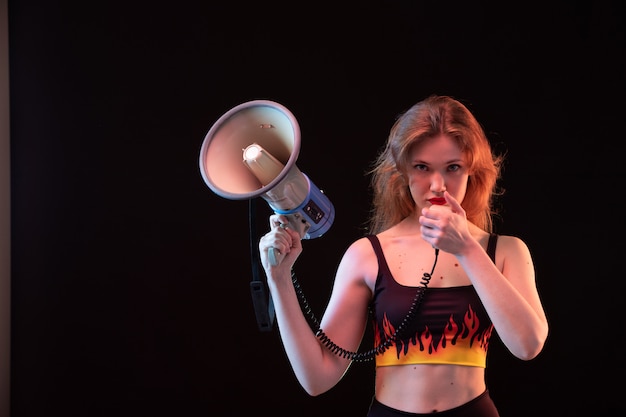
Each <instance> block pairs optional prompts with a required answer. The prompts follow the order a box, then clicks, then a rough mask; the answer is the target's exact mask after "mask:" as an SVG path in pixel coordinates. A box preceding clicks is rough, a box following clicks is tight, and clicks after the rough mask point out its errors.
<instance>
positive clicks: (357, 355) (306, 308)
mask: <svg viewBox="0 0 626 417" xmlns="http://www.w3.org/2000/svg"><path fill="white" fill-rule="evenodd" d="M438 258H439V249H437V248H435V260H434V262H433V267H432V270H431V271H430V273H428V272H424V275H423V276H422V280H421V281H420V284H421V287H418V288H417V292H416V294H415V298H414V299H413V302H412V303H411V307H410V308H409V311H408V313H407V314H406V316H405V317H404V319H403V320H402V322H401V323H400V325H399V326H398V327H397V328H396V330H395V331H394V332H393V335H391V336H390V337H386V338H385V340H383V341H382V342H381V343H380V344H379V345H378V346H376V347H374V348H372V349H370V350H368V351H366V352H352V351H349V350H346V349H344V348H342V347H340V346H338V345H337V344H335V343H334V342H333V341H332V340H331V339H330V338H329V337H328V336H327V335H326V333H324V331H323V330H322V329H321V328H320V325H319V321H318V320H317V318H316V317H315V314H313V312H312V310H311V307H310V305H309V303H308V301H307V300H306V297H305V296H304V293H303V291H302V288H301V287H300V283H299V282H298V279H297V277H296V273H295V272H294V270H293V269H292V270H291V281H292V282H293V286H294V288H295V290H296V294H297V295H298V299H299V301H300V306H301V308H302V311H303V312H304V313H305V315H306V316H307V317H308V319H309V322H310V324H311V327H312V329H313V330H314V331H315V336H316V337H317V338H318V339H320V342H321V343H322V344H323V345H324V346H326V348H328V350H330V351H331V352H333V353H334V354H336V355H339V356H341V357H342V358H345V359H349V360H351V361H354V362H367V361H370V360H372V359H374V357H376V356H377V355H380V354H382V353H384V352H385V351H386V350H387V349H389V347H391V345H392V344H393V343H394V342H395V341H397V340H399V339H400V338H401V336H402V332H404V330H405V329H406V327H407V326H408V324H409V323H410V322H411V321H412V320H413V319H414V318H415V315H416V314H417V311H418V309H419V306H420V305H421V303H422V300H423V299H424V292H425V291H426V288H427V287H428V283H429V282H430V279H431V278H432V275H433V273H434V272H435V266H436V265H437V259H438ZM370 313H371V311H370Z"/></svg>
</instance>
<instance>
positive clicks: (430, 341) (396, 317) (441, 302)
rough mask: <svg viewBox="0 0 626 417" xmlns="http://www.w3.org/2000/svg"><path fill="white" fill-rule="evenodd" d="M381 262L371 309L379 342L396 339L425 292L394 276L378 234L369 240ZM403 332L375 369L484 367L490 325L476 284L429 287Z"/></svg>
mask: <svg viewBox="0 0 626 417" xmlns="http://www.w3.org/2000/svg"><path fill="white" fill-rule="evenodd" d="M497 237H498V235H496V234H491V235H490V237H489V243H488V245H487V253H488V254H489V257H490V258H491V260H492V261H495V248H496V241H497ZM367 238H368V239H369V240H370V242H371V243H372V247H373V248H374V252H375V253H376V257H377V258H378V276H377V277H376V284H375V288H374V297H373V299H372V302H371V305H370V308H371V311H372V314H373V327H374V343H375V346H378V345H379V344H380V343H382V342H383V341H385V340H388V339H389V338H390V337H392V336H393V335H394V332H395V330H396V329H397V327H398V326H399V325H400V323H402V322H403V321H404V320H405V319H406V317H407V314H408V312H409V310H410V308H411V305H412V304H413V302H414V301H415V297H416V294H417V291H420V290H419V289H418V288H420V287H412V286H405V285H401V284H399V283H398V282H397V281H396V280H395V279H394V277H393V275H392V274H391V271H390V270H389V266H388V264H387V260H386V259H385V256H384V254H383V251H382V248H381V246H380V241H379V240H378V237H376V236H375V235H368V236H367ZM405 326H406V329H405V330H404V331H402V333H401V334H402V335H403V336H402V338H401V339H400V340H396V341H394V342H393V343H392V344H391V346H390V348H389V349H387V350H385V351H384V352H383V353H381V354H379V355H377V356H376V366H391V365H407V364H453V365H466V366H478V367H483V368H484V367H485V365H486V360H487V350H488V347H489V340H490V338H491V333H492V332H493V323H492V322H491V320H490V318H489V316H488V315H487V312H486V311H485V308H484V306H483V304H482V302H481V301H480V298H479V297H478V294H477V293H476V290H475V289H474V286H473V285H466V286H458V287H444V288H427V289H426V290H425V291H424V294H423V299H422V301H421V303H420V305H419V307H418V310H417V314H416V315H415V316H414V317H413V318H412V320H411V321H409V322H408V323H407V324H406V325H405Z"/></svg>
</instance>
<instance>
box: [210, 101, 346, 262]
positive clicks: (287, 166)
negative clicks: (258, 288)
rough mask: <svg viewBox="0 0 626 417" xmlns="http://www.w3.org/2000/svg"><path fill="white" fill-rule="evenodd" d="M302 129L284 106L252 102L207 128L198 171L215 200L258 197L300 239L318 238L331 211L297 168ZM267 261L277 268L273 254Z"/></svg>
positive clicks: (329, 220)
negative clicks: (215, 196) (283, 219)
mask: <svg viewBox="0 0 626 417" xmlns="http://www.w3.org/2000/svg"><path fill="white" fill-rule="evenodd" d="M299 152H300V127H299V125H298V122H297V120H296V118H295V117H294V116H293V114H292V113H291V112H290V111H289V110H288V109H287V108H286V107H284V106H283V105H281V104H278V103H276V102H274V101H269V100H253V101H249V102H246V103H242V104H240V105H238V106H235V107H233V108H232V109H230V110H229V111H227V112H226V113H224V114H223V115H222V116H221V117H220V118H219V119H218V120H217V121H216V122H215V123H214V124H213V126H212V127H211V129H209V132H208V133H207V135H206V137H205V138H204V141H203V143H202V147H201V149H200V172H201V174H202V178H203V179H204V182H205V183H206V184H207V185H208V186H209V188H210V189H211V190H212V191H213V192H215V193H216V194H217V195H219V196H221V197H224V198H227V199H230V200H243V199H251V198H255V197H259V196H260V197H262V198H263V199H264V200H265V201H266V202H267V203H268V204H269V206H270V208H271V209H272V210H274V212H276V213H279V214H284V215H285V216H286V217H287V218H288V219H289V225H290V226H291V227H292V228H293V229H294V230H296V231H298V232H299V233H300V236H301V238H302V239H312V238H317V237H320V236H322V235H323V234H324V233H325V232H326V231H328V229H329V228H330V227H331V226H332V223H333V221H334V218H335V209H334V206H333V204H332V203H331V202H330V200H329V199H328V197H326V195H324V193H323V192H322V191H321V190H320V189H319V188H317V187H316V186H315V184H313V183H312V182H311V180H310V179H309V178H308V177H307V176H306V175H305V174H303V173H302V172H301V171H300V170H299V169H298V167H297V166H296V164H295V163H296V160H297V159H298V154H299ZM270 260H271V261H272V263H273V264H277V263H278V259H276V257H275V253H274V251H270Z"/></svg>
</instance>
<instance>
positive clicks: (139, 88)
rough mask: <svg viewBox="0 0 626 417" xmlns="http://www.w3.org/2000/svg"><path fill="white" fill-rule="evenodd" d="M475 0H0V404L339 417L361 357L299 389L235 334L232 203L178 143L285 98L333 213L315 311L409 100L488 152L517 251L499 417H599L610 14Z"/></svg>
mask: <svg viewBox="0 0 626 417" xmlns="http://www.w3.org/2000/svg"><path fill="white" fill-rule="evenodd" d="M479 3H480V4H475V3H474V2H460V4H456V5H455V4H450V2H423V1H411V2H408V1H390V2H380V1H376V2H373V3H371V2H370V3H369V5H368V4H366V3H364V2H358V3H355V5H354V6H352V7H348V6H347V5H341V3H337V2H334V3H330V2H329V3H328V4H322V3H293V2H290V3H286V4H283V5H278V4H270V3H269V2H268V3H261V2H254V3H251V4H247V5H246V4H242V3H241V2H235V3H231V5H227V4H226V3H225V2H224V3H218V2H200V1H179V2H165V1H150V2H147V1H146V2H136V1H108V2H95V3H94V2H72V1H44V0H31V1H9V29H10V37H9V41H10V76H11V95H10V99H11V148H12V151H11V152H12V153H11V165H12V338H11V348H12V362H11V365H12V372H11V405H12V407H11V408H12V416H13V417H52V416H63V417H70V416H80V417H84V416H152V417H156V416H173V415H176V416H189V417H191V416H206V415H246V414H248V413H257V412H258V413H259V414H268V415H274V416H291V415H298V416H301V417H305V416H319V415H323V414H330V415H335V414H339V411H338V410H342V411H341V413H342V414H343V415H348V416H355V417H357V416H364V415H365V412H366V409H367V406H368V403H369V400H370V397H371V395H372V392H373V390H372V383H373V368H372V365H371V364H369V363H367V364H356V365H354V366H353V368H351V369H350V371H349V372H348V373H347V375H346V376H345V378H344V379H343V380H342V381H341V382H340V383H339V384H338V385H337V386H336V387H335V389H334V390H332V391H331V392H329V393H327V394H324V395H321V396H319V397H316V398H311V397H308V396H307V395H306V394H305V393H304V391H303V390H302V389H301V388H300V386H299V385H298V383H297V382H296V379H295V377H294V376H293V374H292V372H291V369H290V367H289V365H288V363H287V359H286V357H285V355H284V352H283V350H282V347H281V345H280V342H279V340H278V332H277V331H276V330H275V329H274V330H272V331H270V332H261V331H259V330H258V328H257V326H256V321H255V316H254V310H253V306H252V302H251V298H250V292H249V282H250V280H251V277H252V272H251V271H252V265H251V257H250V252H249V245H250V244H249V236H250V233H249V229H248V214H249V213H248V202H247V201H234V200H226V199H224V198H221V197H219V196H217V195H216V194H214V193H213V192H212V191H211V190H210V189H209V188H208V187H207V185H206V184H205V183H204V182H203V180H202V178H201V176H200V172H199V168H198V157H199V152H200V146H201V144H202V141H203V139H204V136H205V135H206V133H207V131H208V129H209V128H210V127H211V125H212V124H213V123H214V122H215V121H216V120H217V119H218V118H219V117H220V116H221V115H222V114H223V113H225V112H226V111H227V110H229V109H230V108H232V107H234V106H235V105H237V104H240V103H242V102H245V101H249V100H253V99H269V100H274V101H277V102H279V103H281V104H283V105H285V106H286V107H287V108H288V109H290V110H291V111H292V112H293V114H294V115H295V117H296V118H297V120H298V122H299V124H300V129H301V134H302V149H301V151H300V154H299V158H298V163H297V165H298V167H299V168H300V169H301V170H302V171H303V172H304V173H306V174H307V175H308V176H309V177H310V178H311V179H312V180H313V182H314V183H315V184H316V185H317V186H318V187H320V188H321V189H323V190H324V191H325V192H326V194H327V195H328V196H329V198H330V200H331V201H332V202H333V204H334V206H335V208H336V219H335V222H334V224H333V226H332V228H331V230H329V231H328V233H327V234H326V235H324V236H322V237H321V238H319V239H314V240H309V241H306V242H305V244H304V245H305V253H304V254H303V256H302V257H301V259H300V261H299V263H298V265H297V266H296V272H297V274H298V276H299V279H300V281H301V284H302V286H303V289H304V292H305V295H306V296H307V298H308V300H309V302H310V304H311V306H312V309H313V311H314V312H315V313H316V314H317V315H318V317H319V316H321V314H322V312H323V306H324V305H325V302H326V300H327V297H328V294H329V292H330V288H331V285H332V276H333V273H334V269H335V266H336V265H337V263H338V261H339V258H340V256H341V254H342V252H343V250H344V249H345V248H346V247H347V245H348V244H349V243H350V242H351V241H352V240H354V239H355V238H357V237H360V236H361V235H362V233H363V229H362V226H363V223H364V221H365V219H366V214H367V211H368V209H369V206H368V203H369V195H368V189H367V184H368V182H367V177H366V176H365V171H366V169H367V167H368V165H369V163H370V161H371V160H372V159H373V158H374V156H375V154H376V152H377V151H378V149H379V147H380V146H381V145H382V143H383V142H384V140H385V138H386V135H387V132H388V130H389V128H390V127H391V124H392V123H393V121H394V118H395V117H396V115H397V114H398V113H400V112H401V111H403V110H405V109H406V108H408V107H409V106H410V105H411V104H413V103H414V102H416V101H418V100H420V99H422V98H424V97H426V96H427V95H429V94H432V93H439V94H449V95H453V96H455V97H457V98H459V99H461V100H463V101H464V102H465V103H466V104H468V106H469V107H470V108H471V109H472V110H473V111H474V112H475V114H476V116H477V117H478V119H479V120H480V121H481V122H482V124H483V125H484V127H485V129H486V131H487V133H488V135H489V136H490V138H491V139H492V141H493V143H494V145H495V146H496V147H497V148H498V149H500V150H506V151H507V152H508V155H509V156H508V160H507V161H508V162H507V164H506V167H505V171H504V181H503V186H504V187H505V188H506V189H507V194H506V195H505V197H504V198H503V199H502V200H501V206H502V220H501V221H498V222H497V231H498V232H500V233H506V234H514V235H518V236H520V237H521V238H523V239H524V240H525V241H526V242H527V243H528V244H529V246H530V248H531V251H532V253H533V256H534V258H535V262H536V269H537V281H538V286H539V291H540V293H541V295H542V297H543V300H544V303H545V308H546V310H547V313H548V317H549V320H550V323H551V326H552V327H551V334H550V337H549V339H548V342H547V344H546V347H545V351H544V352H543V353H542V354H541V356H540V357H538V358H537V359H536V360H534V361H531V362H521V361H519V360H517V359H515V358H513V357H512V356H511V355H510V354H508V353H507V352H506V351H505V350H504V348H503V347H502V345H501V344H499V341H497V340H496V341H495V342H494V343H493V344H492V354H491V357H490V367H489V368H488V383H489V385H490V389H491V392H492V395H493V398H494V399H495V401H496V403H497V404H498V406H499V408H500V410H501V413H502V415H503V416H507V417H514V416H526V415H537V416H547V415H589V413H591V415H595V416H601V415H615V412H617V411H620V412H623V411H624V410H625V408H624V405H623V399H622V398H621V397H620V395H621V393H622V390H623V383H620V382H613V381H614V379H613V378H612V377H611V375H612V374H614V376H618V377H619V375H621V371H620V372H615V370H619V369H620V368H621V369H623V367H624V359H623V354H622V353H621V352H622V351H623V348H624V325H623V323H624V318H623V314H620V313H621V309H619V311H618V306H619V304H620V303H621V304H623V302H622V299H623V296H622V295H621V293H620V292H619V291H618V290H617V288H619V287H621V286H622V284H621V281H622V280H623V278H624V266H623V262H618V261H617V260H618V256H620V255H621V252H622V249H623V243H622V242H621V238H622V236H623V223H624V222H623V216H622V215H621V214H619V213H618V211H617V207H618V206H620V205H621V204H622V203H620V202H618V198H621V193H622V190H623V184H622V183H621V181H623V180H624V175H623V161H622V158H621V157H619V155H617V152H618V151H619V150H620V149H621V143H622V142H623V135H624V134H623V129H621V126H622V122H623V114H624V113H623V110H624V106H623V105H622V104H621V103H622V100H623V97H622V96H623V92H624V90H623V89H624V74H625V73H626V72H625V68H624V64H623V62H624V15H623V14H622V13H621V12H619V10H621V7H619V8H618V2H617V1H582V2H542V3H541V4H540V5H537V6H532V5H529V4H527V3H506V2H504V3H502V2H497V3H495V4H493V5H486V4H485V5H484V4H482V2H479ZM258 210H259V211H260V212H261V213H260V215H261V217H262V219H263V222H265V220H264V219H265V217H266V214H268V213H269V209H268V207H267V206H266V205H265V204H264V202H263V201H262V200H261V203H260V205H259V208H258ZM261 226H262V227H261V229H263V228H264V227H265V224H264V223H263V224H262V225H261ZM618 249H619V252H618ZM609 378H610V379H609ZM610 381H611V382H610ZM618 381H619V379H618Z"/></svg>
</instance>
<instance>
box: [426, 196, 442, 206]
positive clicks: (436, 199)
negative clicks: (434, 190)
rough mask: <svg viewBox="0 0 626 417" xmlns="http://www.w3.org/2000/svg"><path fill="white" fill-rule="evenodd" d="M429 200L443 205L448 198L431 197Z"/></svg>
mask: <svg viewBox="0 0 626 417" xmlns="http://www.w3.org/2000/svg"><path fill="white" fill-rule="evenodd" d="M428 201H430V204H436V205H438V206H443V205H445V204H446V199H445V198H443V197H433V198H429V199H428Z"/></svg>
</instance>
